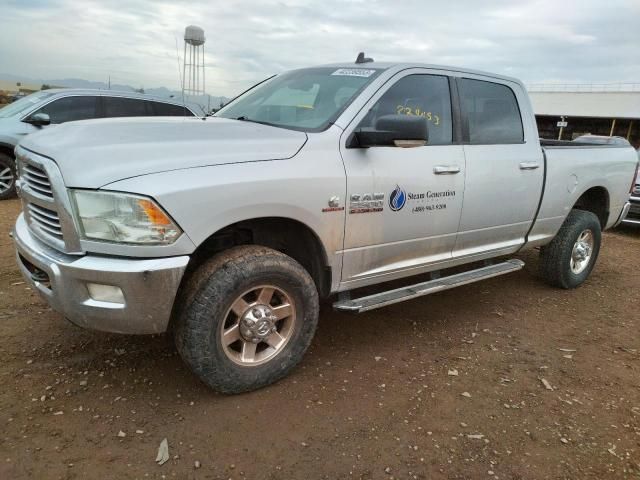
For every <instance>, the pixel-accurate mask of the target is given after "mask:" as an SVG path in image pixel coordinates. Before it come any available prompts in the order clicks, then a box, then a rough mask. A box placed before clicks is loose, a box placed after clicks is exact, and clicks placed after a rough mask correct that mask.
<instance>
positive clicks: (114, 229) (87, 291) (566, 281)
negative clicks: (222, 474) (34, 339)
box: [13, 56, 637, 393]
mask: <svg viewBox="0 0 640 480" xmlns="http://www.w3.org/2000/svg"><path fill="white" fill-rule="evenodd" d="M16 156H17V160H18V169H19V181H18V187H19V191H20V195H21V197H22V202H23V209H24V212H23V213H22V214H21V215H20V216H19V218H18V220H17V223H16V225H15V229H14V232H13V237H14V241H15V247H16V252H17V259H18V264H19V266H20V269H21V270H22V273H23V274H24V276H25V278H26V279H27V280H28V281H29V282H30V283H31V284H32V285H33V287H34V288H35V289H37V290H38V291H39V292H40V293H41V294H42V296H43V297H44V298H45V299H46V301H47V302H48V303H49V304H50V305H51V306H52V307H53V308H54V309H55V310H57V311H58V312H60V313H61V314H62V315H64V316H65V317H67V318H68V319H69V320H70V321H71V322H73V323H75V324H77V325H80V326H82V327H86V328H92V329H97V330H104V331H109V332H121V333H129V334H150V333H160V332H165V331H169V332H170V333H171V335H173V336H174V338H175V342H176V346H177V349H178V351H179V352H180V354H181V356H182V357H183V359H184V360H185V361H186V363H187V364H188V365H189V366H190V368H191V369H192V370H193V371H194V372H195V374H196V375H197V376H198V377H199V378H200V379H202V380H203V381H204V382H205V383H206V384H207V385H209V386H210V387H212V388H214V389H216V390H218V391H221V392H226V393H237V392H242V391H247V390H251V389H255V388H258V387H261V386H264V385H267V384H270V383H272V382H274V381H276V380H278V379H280V378H282V377H283V376H285V375H286V374H287V373H288V372H289V371H290V370H291V369H292V368H293V367H294V366H295V365H296V364H297V363H298V362H299V361H300V360H301V358H302V356H303V354H304V352H305V351H306V349H307V347H308V346H309V344H310V342H311V340H312V337H313V335H314V332H315V330H316V325H317V322H318V311H319V299H321V298H331V299H332V301H333V302H334V303H333V306H334V308H335V309H337V310H339V311H343V312H354V313H357V312H364V311H368V310H371V309H374V308H379V307H384V306H386V305H390V304H393V303H397V302H401V301H404V300H408V299H411V298H415V297H418V296H421V295H427V294H430V293H434V292H438V291H441V290H445V289H448V288H453V287H456V286H459V285H464V284H468V283H471V282H475V281H478V280H482V279H485V278H491V277H495V276H498V275H502V274H506V273H509V272H513V271H516V270H518V269H521V268H522V266H523V263H522V262H521V261H520V260H517V259H509V258H508V256H510V255H513V254H515V253H517V252H519V251H520V250H522V249H524V248H534V247H542V248H541V250H540V252H541V257H540V270H541V276H542V278H543V279H544V280H545V281H547V282H548V283H550V284H551V285H554V286H557V287H561V288H573V287H577V286H578V285H580V284H582V283H583V282H584V281H585V280H586V279H587V277H588V276H589V274H590V272H591V270H592V269H593V267H594V264H595V262H596V258H597V256H598V251H599V248H600V242H601V232H602V231H603V230H605V229H607V228H611V227H613V226H615V225H616V224H618V223H619V222H620V221H621V219H622V218H623V217H624V216H625V215H626V213H627V210H628V208H629V207H628V205H629V204H628V200H629V187H630V185H631V184H632V177H633V176H634V172H635V170H636V164H637V157H636V154H635V152H634V150H633V149H631V148H629V147H624V146H622V147H619V146H600V145H580V144H578V143H576V142H543V144H542V145H541V144H540V141H539V139H538V132H537V129H536V122H535V118H534V114H533V111H532V109H531V104H530V102H529V98H528V96H527V93H526V90H525V88H524V86H523V84H522V83H521V82H520V81H518V80H515V79H512V78H507V77H503V76H499V75H492V74H488V73H482V72H477V71H471V70H465V69H458V68H448V67H441V66H433V65H421V64H390V63H378V62H371V61H368V59H364V58H362V56H360V57H359V59H358V60H357V61H356V63H348V64H347V63H345V64H337V65H327V66H320V67H314V68H305V69H300V70H294V71H290V72H287V73H284V74H282V75H278V76H276V77H275V78H272V79H270V80H269V81H266V82H264V83H262V84H260V85H258V86H256V87H255V88H253V89H251V90H250V91H248V92H246V93H245V94H243V95H242V96H240V97H239V98H237V99H236V100H235V101H233V102H231V103H230V104H229V105H228V106H226V107H225V108H223V109H222V110H220V111H219V112H218V113H217V114H216V115H215V117H210V118H206V119H178V118H176V119H169V118H136V119H117V120H93V121H83V122H73V123H70V124H65V125H61V126H60V127H58V128H56V129H53V130H47V131H43V132H42V133H36V134H34V135H30V136H29V137H27V138H26V139H25V140H23V141H22V143H21V144H20V145H19V146H18V147H17V149H16ZM504 257H507V258H506V259H505V258H504ZM498 258H501V259H500V260H496V259H498ZM462 266H464V267H462ZM452 267H457V269H455V272H456V273H453V274H451V273H450V272H451V270H450V269H451V268H452ZM418 274H423V275H422V276H421V277H420V278H419V280H414V281H413V283H411V282H408V281H407V280H406V277H410V276H414V275H418ZM398 279H405V280H404V282H403V283H402V282H394V286H393V288H392V287H390V286H389V284H388V283H387V282H389V281H392V280H398ZM399 283H402V284H403V285H407V284H408V286H398V284H399ZM372 285H376V287H377V288H375V290H377V291H376V292H375V293H371V291H373V290H374V288H373V287H371V286H372ZM365 286H369V287H370V288H369V289H368V290H369V291H368V294H367V295H365V296H359V295H358V294H357V289H358V288H359V287H365ZM389 328H392V325H391V324H390V325H389Z"/></svg>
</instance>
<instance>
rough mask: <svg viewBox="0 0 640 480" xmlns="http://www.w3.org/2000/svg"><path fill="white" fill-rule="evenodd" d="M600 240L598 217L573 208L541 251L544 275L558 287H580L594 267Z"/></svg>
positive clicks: (551, 283)
mask: <svg viewBox="0 0 640 480" xmlns="http://www.w3.org/2000/svg"><path fill="white" fill-rule="evenodd" d="M601 240H602V232H601V227H600V220H598V217H597V216H596V215H595V214H593V213H591V212H587V211H584V210H572V211H571V213H569V216H568V217H567V219H566V220H565V222H564V224H563V225H562V227H561V228H560V231H559V232H558V234H557V235H556V237H555V238H554V239H553V241H552V242H551V243H550V244H549V245H547V246H545V247H543V248H542V249H541V251H540V273H541V275H542V278H543V279H544V280H545V281H546V282H547V283H549V284H550V285H553V286H555V287H560V288H575V287H578V286H580V285H581V284H582V283H584V281H585V280H586V279H587V278H588V277H589V274H591V271H592V270H593V267H594V266H595V263H596V260H597V258H598V253H599V252H600V243H601Z"/></svg>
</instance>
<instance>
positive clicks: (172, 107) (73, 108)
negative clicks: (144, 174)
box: [0, 89, 196, 200]
mask: <svg viewBox="0 0 640 480" xmlns="http://www.w3.org/2000/svg"><path fill="white" fill-rule="evenodd" d="M195 111H196V110H195V109H194V108H193V107H187V106H183V105H182V104H181V103H179V102H177V101H175V100H169V99H162V98H154V97H150V96H147V95H142V94H137V93H128V92H115V91H111V90H88V89H52V90H42V91H40V92H36V93H33V94H31V95H28V96H26V97H24V98H21V99H20V100H17V101H15V102H14V103H11V104H9V105H7V106H6V107H4V108H1V109H0V200H4V199H6V198H10V197H12V196H13V195H14V194H15V176H16V169H15V158H14V154H13V149H14V148H15V147H16V145H17V144H18V142H20V140H21V139H22V138H23V137H24V136H25V135H28V134H30V133H33V132H37V131H38V130H41V129H42V128H44V127H46V126H48V125H55V124H59V123H65V122H71V121H75V120H88V119H93V118H105V117H146V116H172V117H173V116H194V115H196V113H194V112H195Z"/></svg>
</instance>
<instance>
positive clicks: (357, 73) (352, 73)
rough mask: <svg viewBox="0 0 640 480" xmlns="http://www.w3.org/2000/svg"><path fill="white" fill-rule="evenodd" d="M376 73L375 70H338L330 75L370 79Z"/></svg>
mask: <svg viewBox="0 0 640 480" xmlns="http://www.w3.org/2000/svg"><path fill="white" fill-rule="evenodd" d="M374 73H376V71H375V70H367V69H364V68H340V69H338V70H336V71H335V72H333V73H332V74H331V75H342V76H343V77H365V78H366V77H370V76H371V75H373V74H374Z"/></svg>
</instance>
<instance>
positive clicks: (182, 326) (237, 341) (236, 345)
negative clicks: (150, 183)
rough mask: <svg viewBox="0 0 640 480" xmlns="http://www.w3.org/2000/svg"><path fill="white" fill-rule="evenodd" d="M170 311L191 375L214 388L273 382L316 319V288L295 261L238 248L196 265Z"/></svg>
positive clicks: (298, 354)
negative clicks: (175, 316)
mask: <svg viewBox="0 0 640 480" xmlns="http://www.w3.org/2000/svg"><path fill="white" fill-rule="evenodd" d="M183 292H184V293H183V295H182V298H181V300H180V302H181V303H180V304H179V305H178V309H177V318H176V326H175V342H176V347H177V349H178V352H179V353H180V355H181V356H182V358H183V359H184V361H185V362H186V363H187V364H188V365H189V367H190V368H191V369H192V370H193V372H194V373H195V374H196V375H197V376H198V377H199V378H200V379H201V380H202V381H203V382H204V383H206V384H207V385H208V386H209V387H211V388H212V389H214V390H216V391H218V392H221V393H241V392H246V391H250V390H255V389H257V388H260V387H263V386H265V385H269V384H271V383H274V382H276V381H278V380H280V379H281V378H283V377H284V376H285V375H287V374H288V373H289V372H290V371H291V369H292V368H293V367H295V366H296V365H297V364H298V363H299V362H300V360H301V359H302V357H303V356H304V353H305V352H306V350H307V348H308V347H309V345H310V343H311V340H312V338H313V335H314V333H315V330H316V326H317V323H318V310H319V307H318V292H317V290H316V287H315V284H314V282H313V280H312V278H311V276H310V275H309V274H308V273H307V271H306V270H305V269H304V268H303V267H302V266H301V265H300V264H299V263H298V262H296V261H295V260H294V259H292V258H291V257H289V256H287V255H284V254H282V253H280V252H278V251H276V250H272V249H270V248H266V247H259V246H240V247H234V248H232V249H230V250H228V251H225V252H222V253H219V254H217V255H216V256H214V257H213V258H211V259H210V260H209V261H207V262H205V263H204V264H203V265H201V266H200V267H199V268H198V269H197V270H196V271H195V272H194V273H193V274H192V276H191V277H190V279H189V280H188V282H187V284H186V285H185V288H184V289H183Z"/></svg>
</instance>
